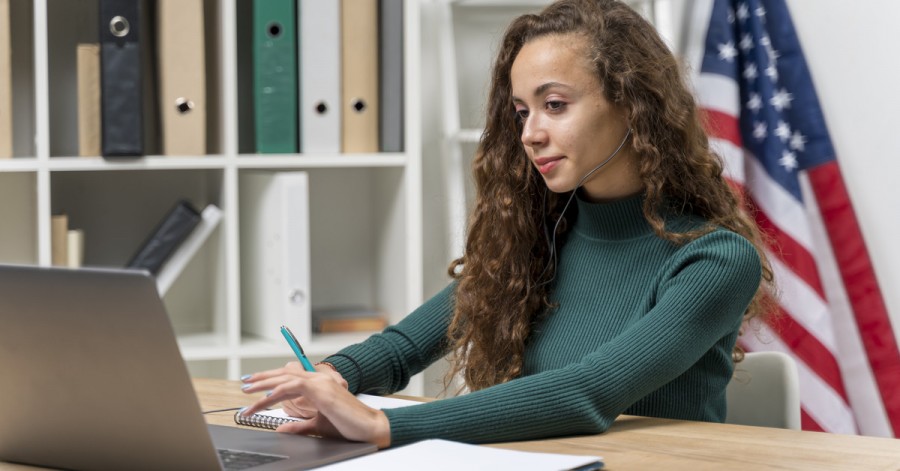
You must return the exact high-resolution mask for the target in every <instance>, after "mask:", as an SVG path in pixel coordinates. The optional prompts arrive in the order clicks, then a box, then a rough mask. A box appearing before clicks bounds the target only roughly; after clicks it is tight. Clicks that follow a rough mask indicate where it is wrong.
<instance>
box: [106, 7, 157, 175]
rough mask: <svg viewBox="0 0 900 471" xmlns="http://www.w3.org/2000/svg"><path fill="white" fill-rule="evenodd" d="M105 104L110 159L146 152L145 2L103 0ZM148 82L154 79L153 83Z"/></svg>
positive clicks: (147, 30) (148, 125) (148, 67)
mask: <svg viewBox="0 0 900 471" xmlns="http://www.w3.org/2000/svg"><path fill="white" fill-rule="evenodd" d="M99 11H100V19H99V24H100V102H101V105H100V106H101V116H102V118H101V120H102V121H101V122H102V128H101V129H102V138H101V151H102V153H103V156H105V157H122V156H135V155H143V154H145V153H146V152H147V148H146V141H147V138H148V137H150V136H147V135H146V134H147V132H148V131H149V130H150V129H151V128H152V126H151V122H148V117H147V116H145V112H148V111H149V109H148V107H147V106H146V104H145V101H144V100H147V99H148V98H149V97H147V96H146V95H147V91H152V83H153V82H152V80H150V77H152V73H151V72H152V70H151V64H150V63H149V57H150V51H149V48H150V44H151V42H150V37H149V33H150V28H147V27H146V25H147V24H148V20H149V18H148V17H147V15H148V14H149V12H148V11H147V9H146V8H145V5H144V0H100V2H99ZM148 80H149V82H148Z"/></svg>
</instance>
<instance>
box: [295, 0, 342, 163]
mask: <svg viewBox="0 0 900 471" xmlns="http://www.w3.org/2000/svg"><path fill="white" fill-rule="evenodd" d="M297 14H298V15H299V16H300V20H299V22H298V24H299V25H300V31H299V34H298V37H299V39H300V46H299V50H300V79H299V80H300V152H303V153H313V152H318V153H327V154H337V153H339V152H340V151H341V112H342V110H341V2H339V1H337V0H334V1H328V2H323V1H322V0H300V1H299V2H298V3H297Z"/></svg>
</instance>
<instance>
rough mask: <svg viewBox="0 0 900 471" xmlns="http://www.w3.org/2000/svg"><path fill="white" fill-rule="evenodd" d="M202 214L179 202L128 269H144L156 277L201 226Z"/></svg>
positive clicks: (161, 222) (145, 242) (142, 246)
mask: <svg viewBox="0 0 900 471" xmlns="http://www.w3.org/2000/svg"><path fill="white" fill-rule="evenodd" d="M200 219H201V216H200V212H199V211H197V209H196V208H194V207H193V206H191V204H190V203H188V202H187V201H184V200H181V201H179V202H178V203H177V204H176V205H175V207H174V208H172V210H171V211H169V213H168V214H166V217H164V218H163V219H162V221H160V222H159V224H158V225H157V226H156V228H155V229H153V232H152V233H151V234H150V237H148V238H147V240H146V241H144V243H143V244H141V247H140V249H138V252H137V253H136V254H135V255H134V256H133V257H132V258H131V260H130V261H129V262H128V265H127V267H128V268H143V269H146V270H147V271H149V272H150V273H152V274H154V275H156V274H158V273H159V270H160V268H162V266H163V264H164V263H166V260H168V259H169V256H171V255H172V253H174V252H175V249H177V248H178V246H179V245H181V243H182V242H184V239H186V238H187V236H188V235H190V233H191V231H193V230H194V228H195V227H197V225H198V224H200Z"/></svg>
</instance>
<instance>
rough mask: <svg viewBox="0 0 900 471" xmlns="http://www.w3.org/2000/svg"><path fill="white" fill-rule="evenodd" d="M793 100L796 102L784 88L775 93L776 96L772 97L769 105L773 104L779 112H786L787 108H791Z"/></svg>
mask: <svg viewBox="0 0 900 471" xmlns="http://www.w3.org/2000/svg"><path fill="white" fill-rule="evenodd" d="M793 100H794V95H793V94H791V93H788V91H787V90H785V89H784V88H782V89H780V90H778V91H777V92H776V93H775V95H773V96H772V98H771V99H770V100H769V104H771V105H772V107H774V108H775V109H776V110H777V111H778V112H781V111H782V110H784V109H786V108H790V107H791V101H793Z"/></svg>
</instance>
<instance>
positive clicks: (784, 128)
mask: <svg viewBox="0 0 900 471" xmlns="http://www.w3.org/2000/svg"><path fill="white" fill-rule="evenodd" d="M775 135H776V136H778V137H779V138H780V139H781V142H787V140H788V139H790V138H791V127H790V125H788V123H786V122H784V121H778V127H776V128H775Z"/></svg>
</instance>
